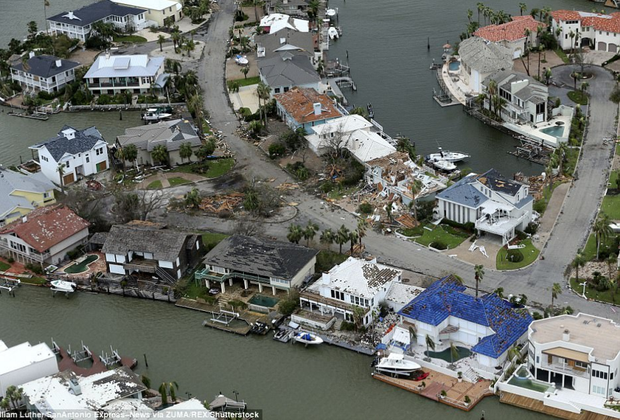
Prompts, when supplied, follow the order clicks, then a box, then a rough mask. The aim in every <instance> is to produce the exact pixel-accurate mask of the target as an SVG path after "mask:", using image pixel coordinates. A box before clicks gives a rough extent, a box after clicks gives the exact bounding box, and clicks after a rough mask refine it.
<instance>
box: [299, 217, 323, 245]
mask: <svg viewBox="0 0 620 420" xmlns="http://www.w3.org/2000/svg"><path fill="white" fill-rule="evenodd" d="M318 230H319V226H318V225H317V224H316V223H312V222H311V221H310V220H308V224H307V225H306V227H305V228H304V229H303V233H302V236H303V238H304V239H305V240H306V246H310V241H311V240H313V239H314V237H315V235H316V233H317V231H318Z"/></svg>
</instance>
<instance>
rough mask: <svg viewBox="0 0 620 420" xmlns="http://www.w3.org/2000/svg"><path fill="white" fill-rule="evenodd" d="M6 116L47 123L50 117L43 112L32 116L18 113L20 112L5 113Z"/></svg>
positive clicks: (34, 113)
mask: <svg viewBox="0 0 620 420" xmlns="http://www.w3.org/2000/svg"><path fill="white" fill-rule="evenodd" d="M6 115H11V116H13V117H22V118H30V119H31V120H39V121H47V120H49V119H50V117H49V116H48V115H47V114H45V113H43V112H33V113H32V114H27V113H20V112H14V111H11V112H7V114H6Z"/></svg>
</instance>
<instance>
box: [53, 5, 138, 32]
mask: <svg viewBox="0 0 620 420" xmlns="http://www.w3.org/2000/svg"><path fill="white" fill-rule="evenodd" d="M96 22H104V23H112V24H114V26H115V27H116V28H117V29H119V30H121V31H126V30H136V31H137V30H140V29H144V28H145V26H146V10H145V9H138V8H135V7H127V6H121V5H119V4H116V3H114V2H112V1H110V0H101V1H97V2H95V3H92V4H89V5H88V6H84V7H82V8H81V9H78V10H70V11H67V12H62V13H59V14H57V15H54V16H52V17H49V18H47V23H48V25H49V31H50V33H52V34H56V35H60V34H65V35H67V36H68V37H69V38H75V39H79V40H80V41H82V42H85V41H86V40H87V39H88V38H89V37H90V34H91V31H92V30H93V24H94V23H96Z"/></svg>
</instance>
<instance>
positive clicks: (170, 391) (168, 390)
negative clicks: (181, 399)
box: [159, 381, 179, 405]
mask: <svg viewBox="0 0 620 420" xmlns="http://www.w3.org/2000/svg"><path fill="white" fill-rule="evenodd" d="M175 389H179V384H177V383H176V382H174V381H173V382H163V383H162V384H161V385H160V386H159V393H160V394H161V403H162V405H168V395H170V400H171V402H172V403H173V404H174V403H175V402H176V400H177V396H176V391H175Z"/></svg>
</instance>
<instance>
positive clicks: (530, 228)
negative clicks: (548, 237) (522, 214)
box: [525, 222, 538, 235]
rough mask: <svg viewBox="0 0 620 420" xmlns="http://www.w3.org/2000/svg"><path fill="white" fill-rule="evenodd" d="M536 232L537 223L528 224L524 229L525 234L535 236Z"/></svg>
mask: <svg viewBox="0 0 620 420" xmlns="http://www.w3.org/2000/svg"><path fill="white" fill-rule="evenodd" d="M537 231H538V223H534V222H530V223H529V224H528V225H527V227H526V228H525V233H529V234H530V235H534V234H536V232H537Z"/></svg>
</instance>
